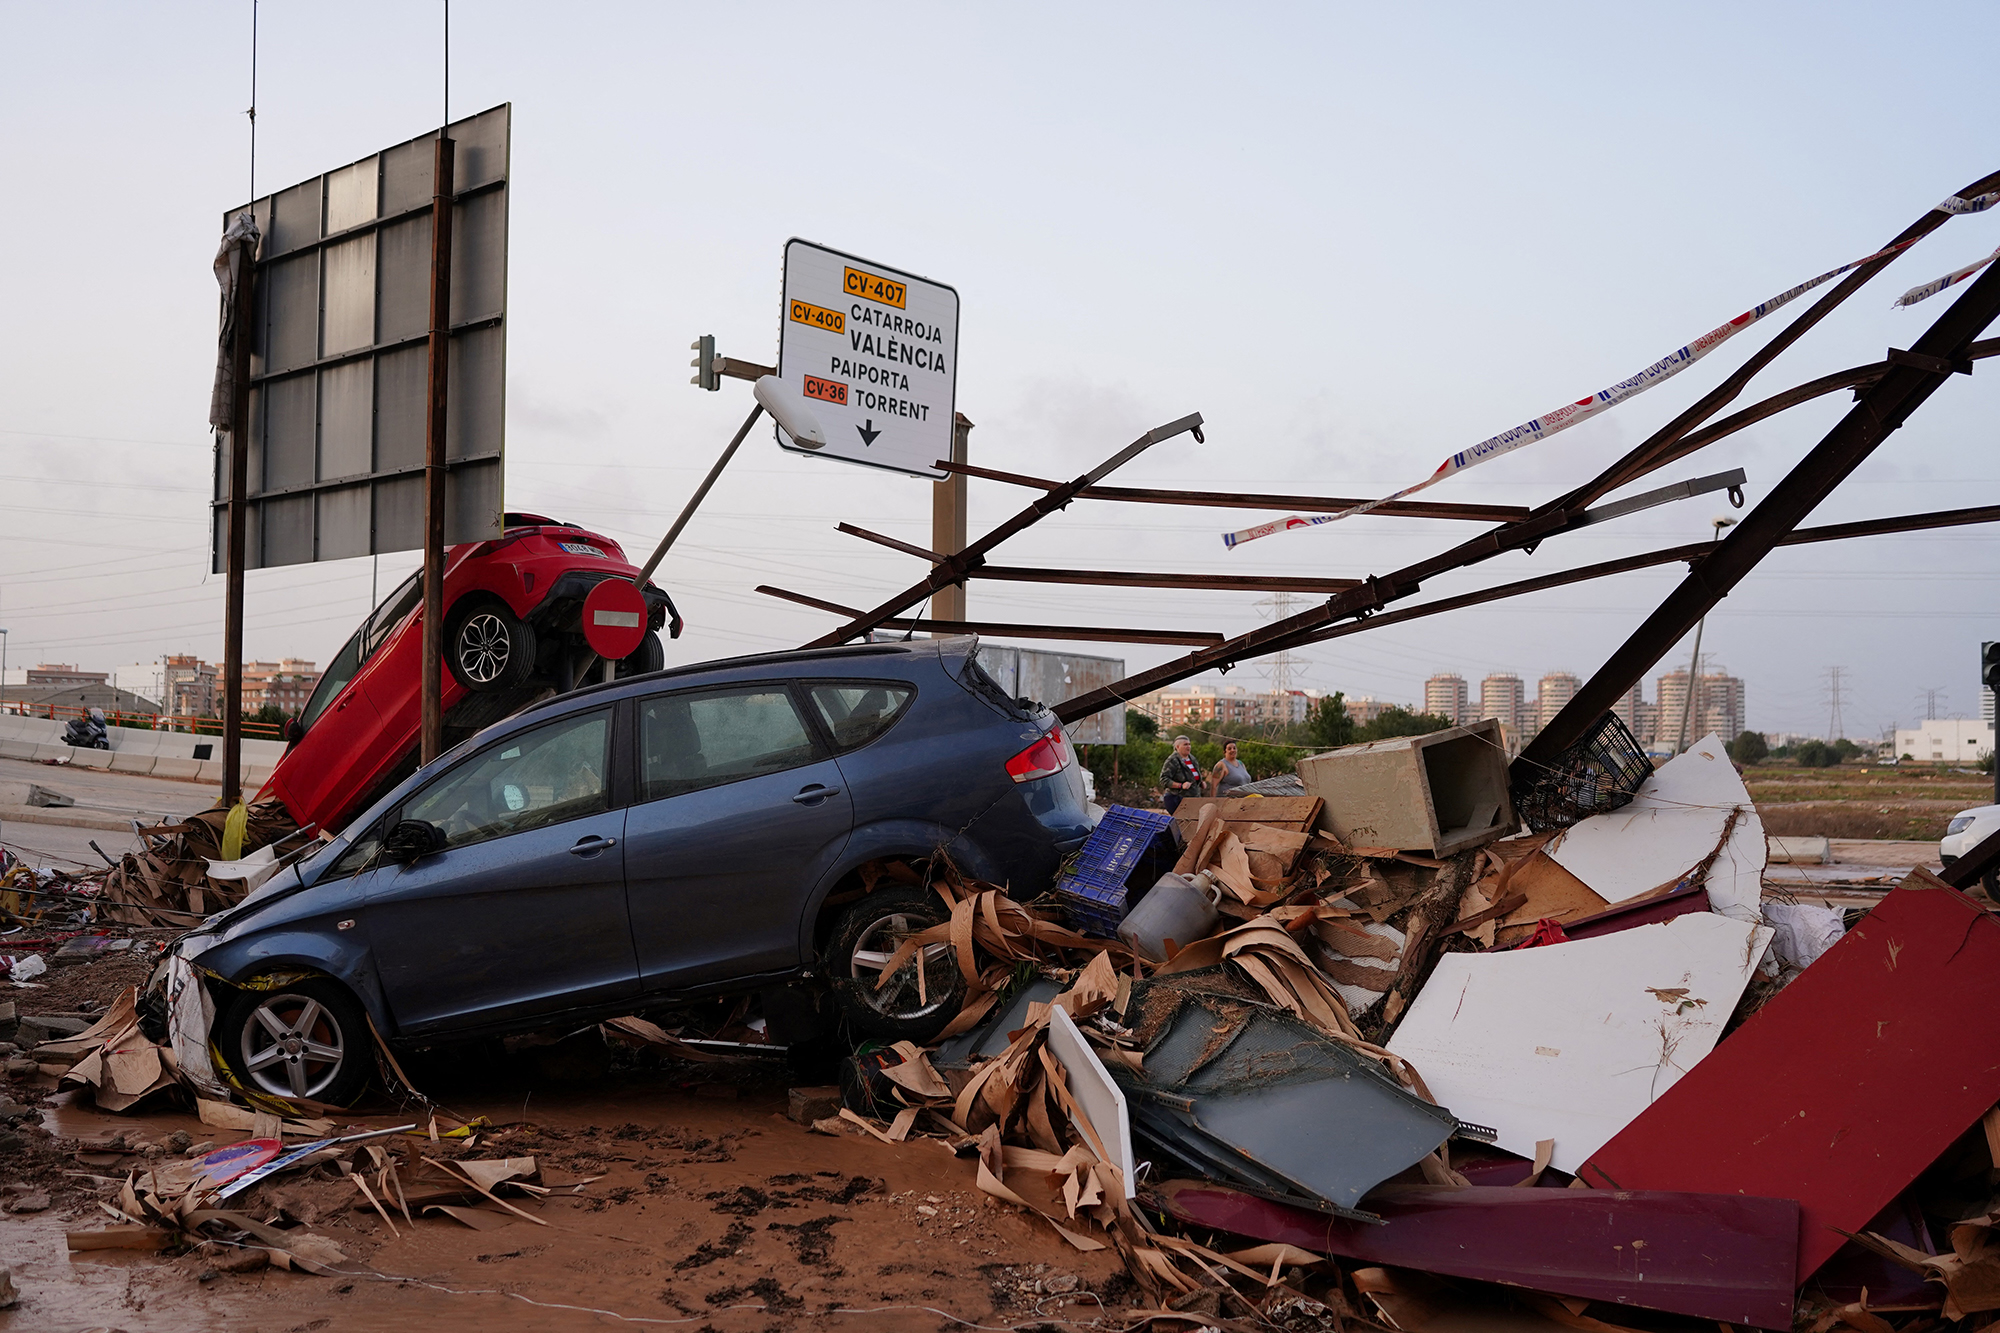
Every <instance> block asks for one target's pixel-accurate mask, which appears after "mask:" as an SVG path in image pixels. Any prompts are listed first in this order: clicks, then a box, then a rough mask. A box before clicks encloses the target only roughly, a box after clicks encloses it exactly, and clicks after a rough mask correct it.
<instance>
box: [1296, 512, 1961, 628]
mask: <svg viewBox="0 0 2000 1333" xmlns="http://www.w3.org/2000/svg"><path fill="white" fill-rule="evenodd" d="M1974 523H2000V505H1984V506H1981V507H1979V508H1976V509H1939V510H1933V511H1932V512H1930V513H1927V514H1903V515H1900V516H1898V517H1895V518H1870V519H1863V520H1861V521H1859V522H1855V523H1829V524H1827V525H1826V526H1824V527H1818V528H1800V529H1799V530H1798V531H1797V532H1794V533H1792V534H1790V535H1789V536H1787V537H1786V538H1785V539H1784V540H1783V541H1781V542H1779V543H1778V545H1780V546H1805V545H1809V544H1811V543H1813V542H1831V541H1844V540H1846V539H1847V538H1850V537H1881V536H1887V535H1890V534H1893V533H1898V532H1924V531H1928V530H1930V529H1933V528H1956V527H1963V526H1966V525H1969V524H1974ZM1714 550H1715V544H1714V543H1713V542H1689V543H1688V544H1687V545H1685V546H1669V547H1666V548H1664V549H1662V550H1658V551H1644V552H1641V553H1640V554H1638V555H1628V556H1625V557H1623V558H1621V559H1618V560H1605V561H1602V562H1600V563H1598V564H1594V565H1581V566H1579V567H1577V568H1576V569H1566V570H1563V571H1562V572H1561V573H1557V574H1544V575H1542V576H1541V577H1539V578H1532V579H1521V580H1520V581H1518V582H1515V583H1502V584H1500V585H1499V586H1498V587H1493V588H1482V589H1480V590H1479V591H1478V592H1468V593H1461V594H1459V595H1458V596H1456V597H1441V598H1439V599H1438V600H1437V601H1435V602H1425V603H1424V604H1423V605H1421V606H1408V607H1404V608H1403V609H1402V610H1400V611H1384V612H1383V613H1382V614H1381V615H1379V616H1370V617H1369V618H1368V619H1366V620H1350V621H1348V622H1347V623H1346V624H1344V625H1335V626H1333V627H1332V628H1330V629H1323V630H1320V631H1318V632H1317V633H1314V634H1309V635H1307V636H1306V637H1305V638H1304V639H1303V640H1302V642H1303V643H1308V644H1311V643H1324V642H1325V641H1326V640H1328V639H1340V638H1345V637H1346V636H1348V635H1349V634H1360V633H1362V632H1363V631H1365V630H1371V629H1381V628H1383V627H1384V626H1387V625H1400V624H1402V623H1403V622H1404V621H1406V620H1421V619H1423V618H1424V617H1425V616H1435V615H1439V614H1441V613H1443V612H1446V611H1462V610H1464V609H1465V608H1466V607H1468V606H1481V605H1484V604H1485V603H1487V602H1498V601H1502V600H1504V599H1506V598H1509V597H1520V596H1523V595H1525V594H1527V593H1532V592H1546V591H1548V590H1549V589H1550V588H1562V587H1567V586H1568V585H1569V584H1572V583H1585V582H1588V581H1590V580H1591V579H1602V578H1609V577H1611V576H1612V575H1613V574H1629V573H1631V572H1632V571H1633V570H1637V569H1651V568H1653V567H1654V566H1656V565H1671V564H1675V563H1678V562H1679V561H1682V560H1685V561H1687V562H1688V563H1690V564H1699V563H1700V562H1701V561H1702V560H1704V559H1705V558H1707V556H1708V555H1709V553H1710V552H1712V551H1714Z"/></svg>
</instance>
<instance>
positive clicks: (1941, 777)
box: [1743, 764, 1993, 842]
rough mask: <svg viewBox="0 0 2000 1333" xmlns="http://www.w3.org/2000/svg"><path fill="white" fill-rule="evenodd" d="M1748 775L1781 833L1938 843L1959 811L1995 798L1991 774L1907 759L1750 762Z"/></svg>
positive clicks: (1767, 821)
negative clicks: (1829, 764) (1821, 764)
mask: <svg viewBox="0 0 2000 1333" xmlns="http://www.w3.org/2000/svg"><path fill="white" fill-rule="evenodd" d="M1743 781H1744V785H1746V786H1747V787H1749V789H1750V795H1751V798H1752V799H1754V800H1755V801H1756V802H1757V813H1758V815H1759V816H1761V817H1762V819H1763V821H1764V831H1765V832H1767V833H1770V834H1773V835H1777V836H1800V835H1808V834H1816V835H1820V836H1823V837H1828V838H1887V839H1896V840H1902V841H1910V842H1935V841H1936V840H1937V839H1939V838H1942V837H1943V836H1944V827H1945V825H1946V824H1947V823H1948V822H1950V820H1951V817H1952V816H1953V815H1955V814H1957V813H1958V812H1959V811H1961V810H1963V809H1966V808H1967V807H1968V806H1974V805H1985V804H1987V803H1989V802H1991V801H1992V799H1993V782H1992V779H1990V778H1985V777H1981V776H1978V775H1976V774H1966V773H1957V772H1952V771H1951V770H1948V769H1937V768H1931V767H1927V766H1926V767H1918V766H1916V765H1907V764H1906V765H1897V766H1896V767H1893V768H1889V767H1883V766H1882V765H1880V764H1873V765H1859V764H1842V765H1839V766H1838V767H1835V768H1797V767H1794V766H1792V765H1789V764H1767V765H1759V766H1757V767H1754V768H1749V769H1746V770H1745V771H1744V774H1743Z"/></svg>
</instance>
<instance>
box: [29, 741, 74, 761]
mask: <svg viewBox="0 0 2000 1333" xmlns="http://www.w3.org/2000/svg"><path fill="white" fill-rule="evenodd" d="M69 756H70V747H69V746H67V745H61V744H56V745H50V744H48V743H46V742H44V743H42V744H39V745H37V746H36V747H35V753H34V757H35V758H36V759H67V758H69Z"/></svg>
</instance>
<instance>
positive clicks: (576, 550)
mask: <svg viewBox="0 0 2000 1333" xmlns="http://www.w3.org/2000/svg"><path fill="white" fill-rule="evenodd" d="M562 548H563V550H565V551H568V552H569V553H570V554H571V555H592V556H596V557H597V558H598V559H599V560H602V559H603V558H604V552H602V551H600V550H598V549H597V548H596V547H595V546H592V545H590V544H589V543H588V542H564V543H563V544H562Z"/></svg>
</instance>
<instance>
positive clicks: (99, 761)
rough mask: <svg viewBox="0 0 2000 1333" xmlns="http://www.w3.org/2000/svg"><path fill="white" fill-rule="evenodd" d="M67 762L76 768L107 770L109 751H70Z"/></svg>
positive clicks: (109, 758) (109, 761) (109, 763)
mask: <svg viewBox="0 0 2000 1333" xmlns="http://www.w3.org/2000/svg"><path fill="white" fill-rule="evenodd" d="M69 761H70V763H72V764H74V765H75V766H76V767H78V768H109V767H111V751H109V750H77V749H72V750H71V751H70V752H69Z"/></svg>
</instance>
